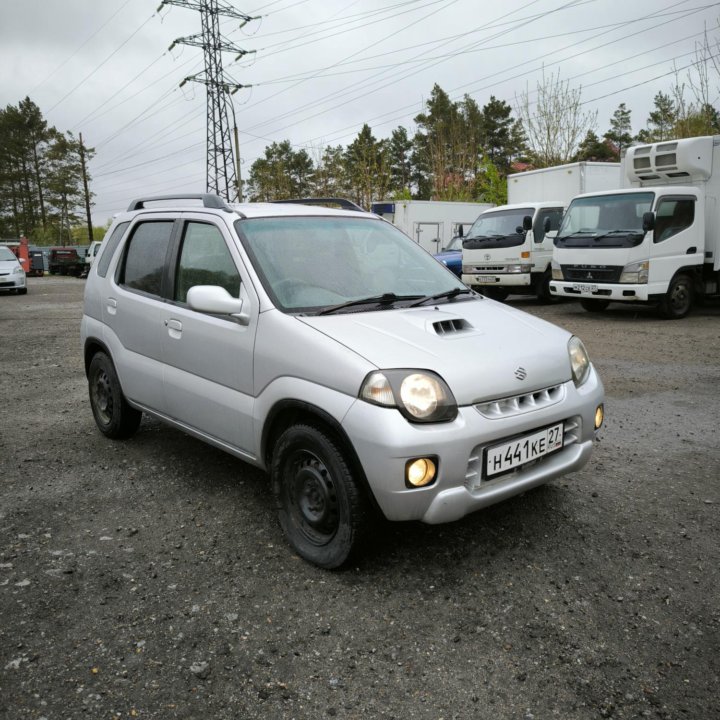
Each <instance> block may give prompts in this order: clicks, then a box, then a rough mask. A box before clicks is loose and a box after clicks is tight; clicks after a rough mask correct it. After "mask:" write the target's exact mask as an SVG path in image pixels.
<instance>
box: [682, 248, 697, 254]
mask: <svg viewBox="0 0 720 720" xmlns="http://www.w3.org/2000/svg"><path fill="white" fill-rule="evenodd" d="M696 252H697V248H696V247H690V248H688V249H687V252H686V253H685V254H686V255H694V254H695V253H696Z"/></svg>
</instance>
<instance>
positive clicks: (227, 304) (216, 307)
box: [187, 285, 250, 325]
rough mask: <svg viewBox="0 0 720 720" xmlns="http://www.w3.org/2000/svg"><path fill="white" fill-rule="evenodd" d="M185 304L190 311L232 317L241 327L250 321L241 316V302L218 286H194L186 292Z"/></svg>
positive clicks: (245, 316) (246, 316)
mask: <svg viewBox="0 0 720 720" xmlns="http://www.w3.org/2000/svg"><path fill="white" fill-rule="evenodd" d="M187 303H188V305H189V307H190V308H191V309H192V310H197V311H198V312H202V313H209V314H211V315H232V316H233V317H234V318H236V319H237V321H238V322H239V323H240V324H241V325H247V324H248V322H249V321H250V318H249V316H248V315H243V312H242V307H243V301H242V300H240V299H239V298H234V297H233V296H232V295H231V294H230V293H229V292H228V291H227V290H226V289H225V288H223V287H220V286H219V285H194V286H193V287H191V288H190V289H189V290H188V294H187Z"/></svg>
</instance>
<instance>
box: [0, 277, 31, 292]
mask: <svg viewBox="0 0 720 720" xmlns="http://www.w3.org/2000/svg"><path fill="white" fill-rule="evenodd" d="M24 287H26V281H25V274H22V275H19V274H17V273H16V274H13V275H0V290H22V289H23V288H24Z"/></svg>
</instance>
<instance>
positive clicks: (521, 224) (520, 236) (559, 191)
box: [462, 162, 620, 301]
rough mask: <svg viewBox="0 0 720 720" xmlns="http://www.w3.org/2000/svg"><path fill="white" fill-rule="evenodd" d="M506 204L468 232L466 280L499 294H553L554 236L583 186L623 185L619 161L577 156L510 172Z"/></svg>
mask: <svg viewBox="0 0 720 720" xmlns="http://www.w3.org/2000/svg"><path fill="white" fill-rule="evenodd" d="M507 182H508V204H507V205H501V206H499V207H496V208H493V209H492V210H487V211H485V212H484V213H483V214H482V215H480V217H478V219H477V220H476V221H475V224H474V225H473V226H472V227H471V228H470V230H468V231H467V232H466V233H465V238H464V240H463V270H462V280H463V282H464V283H465V284H466V285H470V286H471V287H473V288H474V289H475V290H478V291H479V292H481V293H483V294H484V295H489V296H491V297H494V298H496V299H498V300H504V299H505V298H506V297H507V296H508V295H510V294H511V293H512V294H533V295H537V297H538V298H540V299H541V300H545V301H547V300H549V299H550V298H551V295H550V288H549V284H550V263H551V261H552V251H553V245H552V238H553V237H554V235H555V232H556V231H557V229H558V228H559V227H560V221H561V219H562V214H563V210H564V208H565V207H567V204H568V203H569V202H570V200H571V199H572V198H573V197H575V195H578V194H580V193H583V192H588V191H599V190H608V189H610V188H617V187H619V186H620V164H619V163H597V162H577V163H570V164H568V165H558V166H556V167H550V168H543V169H541V170H531V171H529V172H523V173H517V174H514V175H509V176H508V180H507Z"/></svg>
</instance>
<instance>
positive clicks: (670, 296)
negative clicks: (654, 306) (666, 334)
mask: <svg viewBox="0 0 720 720" xmlns="http://www.w3.org/2000/svg"><path fill="white" fill-rule="evenodd" d="M693 298H694V290H693V283H692V278H691V277H690V276H689V275H676V276H675V277H674V278H673V279H672V281H671V282H670V287H668V291H667V293H665V297H664V298H663V299H662V301H661V302H660V306H659V308H658V309H659V311H660V315H661V316H662V317H664V318H665V319H667V320H679V319H680V318H684V317H685V316H686V315H687V314H688V313H689V312H690V309H691V308H692V305H693Z"/></svg>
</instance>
